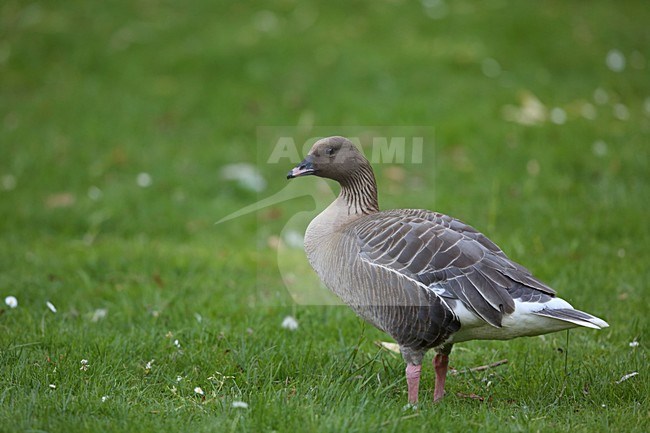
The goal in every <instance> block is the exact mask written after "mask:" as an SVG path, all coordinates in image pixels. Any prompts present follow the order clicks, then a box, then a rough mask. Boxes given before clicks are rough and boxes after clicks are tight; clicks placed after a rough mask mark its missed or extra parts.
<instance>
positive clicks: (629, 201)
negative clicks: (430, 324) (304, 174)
mask: <svg viewBox="0 0 650 433" xmlns="http://www.w3.org/2000/svg"><path fill="white" fill-rule="evenodd" d="M423 3H424V4H434V6H433V8H432V9H431V10H429V11H428V9H427V7H425V6H423V4H421V3H420V2H355V3H352V4H349V3H348V2H328V3H321V2H309V1H305V2H303V1H301V2H293V1H282V2H278V3H276V4H275V5H274V6H270V5H268V4H262V3H261V2H260V3H258V2H225V1H224V2H210V1H204V2H203V1H188V2H184V3H182V4H180V3H179V4H176V3H174V2H156V1H112V2H99V1H91V2H85V1H84V2H82V1H68V2H60V1H59V2H56V1H51V2H32V3H29V4H28V3H26V2H22V1H14V0H7V1H4V2H3V3H2V5H0V297H1V298H2V299H4V297H5V296H8V295H14V296H16V297H17V298H18V302H19V306H18V308H15V309H10V308H9V307H6V306H5V305H4V303H3V304H2V307H1V310H0V312H1V314H0V431H7V432H18V431H48V432H70V431H142V432H150V431H156V432H160V431H192V432H201V431H337V432H338V431H350V432H354V431H379V430H385V431H409V432H416V431H422V432H425V431H426V432H430V431H475V430H481V431H548V432H555V431H571V432H593V431H639V432H645V431H648V430H649V429H650V406H649V404H648V395H650V381H649V380H648V375H649V374H650V371H649V370H648V367H647V365H648V362H649V360H648V352H647V343H648V341H647V339H646V336H647V335H648V332H650V328H649V326H648V316H649V314H650V307H648V302H647V297H648V287H649V286H650V272H649V271H648V263H650V252H649V250H648V245H649V244H650V224H648V215H649V214H650V205H649V204H648V203H649V201H648V200H649V199H650V153H649V152H648V143H650V108H649V104H650V99H648V98H650V81H649V80H648V78H647V77H648V69H650V32H649V31H648V22H650V9H648V8H647V6H646V5H645V4H643V2H619V3H616V4H614V3H610V2H604V1H594V2H578V1H570V2H560V1H553V2H545V3H543V4H539V5H538V4H536V3H532V2H507V1H492V2H468V1H463V2H446V3H444V4H446V6H445V8H444V9H442V10H441V9H440V7H441V6H435V4H436V2H423ZM427 11H428V12H427ZM428 13H431V14H433V15H439V14H441V13H443V15H444V16H442V17H441V18H440V19H433V18H431V17H430V16H429V15H428ZM612 49H618V50H620V52H621V53H623V54H624V55H625V58H626V60H627V63H626V68H625V70H624V71H622V72H615V71H612V70H610V69H609V68H608V67H607V66H606V64H605V59H606V56H607V53H608V52H609V51H610V50H612ZM486 58H493V59H496V60H497V62H498V63H499V64H500V66H501V69H502V71H501V73H500V74H499V75H498V76H496V77H493V78H490V77H487V76H486V75H484V74H483V73H482V69H481V68H482V64H483V62H484V60H485V59H486ZM597 88H600V89H602V90H604V91H605V92H606V94H607V95H608V100H607V101H606V102H604V103H602V104H598V103H595V102H594V99H593V98H594V92H595V90H596V89H597ZM524 92H528V93H529V94H534V95H535V96H536V97H537V98H539V99H540V100H541V101H542V102H543V103H544V104H545V105H546V107H548V108H549V109H550V108H552V107H561V108H563V109H564V110H565V112H566V114H567V121H566V123H564V124H561V125H558V124H554V123H551V122H544V123H542V124H539V125H535V126H525V125H520V124H518V123H514V122H511V121H507V120H505V119H504V117H503V107H504V106H506V105H515V106H517V105H519V104H520V98H521V97H522V96H521V95H522V94H524ZM585 102H590V103H591V104H592V105H593V107H594V108H595V112H596V118H595V119H593V120H590V119H586V118H584V117H582V116H581V115H580V107H581V106H582V105H583V104H584V103H585ZM616 104H623V105H624V106H625V107H627V109H628V117H627V118H625V119H620V118H617V116H615V115H614V110H615V106H616ZM619 110H620V107H619ZM619 117H620V116H619ZM623 117H625V116H623ZM299 124H300V125H301V127H300V128H298V132H296V134H297V135H300V134H302V136H309V134H310V133H314V134H324V133H327V134H332V135H333V134H337V133H339V131H341V130H344V129H345V127H352V128H355V127H356V126H358V125H360V126H363V125H379V126H380V127H381V128H382V130H383V131H388V132H390V131H391V130H393V128H395V129H398V128H401V127H409V126H411V125H413V126H422V125H424V126H432V127H434V128H435V147H427V148H426V149H425V153H424V161H423V163H422V164H406V165H405V166H403V167H402V168H403V170H404V172H405V174H406V176H407V178H406V180H405V181H404V182H402V183H400V182H395V181H392V180H389V176H388V175H389V174H390V172H389V170H390V169H393V168H392V167H390V166H389V165H387V164H381V165H378V166H377V167H376V169H377V174H378V178H379V187H380V202H381V205H382V207H383V208H394V207H426V208H430V209H436V210H439V211H442V212H445V213H449V214H451V215H454V216H457V217H459V218H461V219H463V220H465V221H466V222H468V223H471V224H472V225H474V226H475V227H477V228H478V229H480V230H482V231H484V232H485V233H486V234H487V235H489V236H490V237H491V238H492V239H494V240H495V241H496V242H497V243H498V244H499V245H500V246H501V247H502V248H503V249H504V250H505V251H506V252H507V253H508V254H509V255H510V256H511V257H513V258H514V259H516V260H518V261H520V262H522V263H523V264H524V265H526V266H527V267H529V268H530V269H531V270H532V271H534V272H535V274H536V275H538V276H539V277H540V278H541V279H543V280H544V281H546V282H548V283H549V284H551V285H552V286H553V287H555V288H557V289H558V291H559V292H560V294H561V295H562V296H563V297H564V298H565V299H568V300H569V301H571V302H572V303H573V304H574V305H576V306H577V307H579V308H581V309H584V310H586V311H589V312H591V313H594V314H596V315H598V316H601V317H603V318H605V319H606V320H607V321H608V322H609V323H610V325H611V327H610V328H609V329H607V330H604V331H601V332H592V331H588V330H576V331H572V332H571V334H570V340H569V346H568V356H567V357H566V358H565V355H566V350H567V345H566V334H564V333H560V334H552V335H547V336H544V337H539V338H530V339H520V340H514V341H511V342H469V343H466V344H460V345H458V346H457V347H456V348H455V349H454V352H453V353H452V358H451V365H452V366H453V367H455V368H458V369H464V368H469V367H473V366H477V365H482V364H486V363H490V362H494V361H497V360H500V359H503V358H507V359H508V360H509V362H508V364H506V365H504V366H501V367H498V368H496V369H494V370H489V371H486V372H480V373H474V374H461V375H458V376H450V377H449V379H448V384H447V392H448V394H447V397H446V398H445V400H444V402H443V403H442V404H438V405H433V404H431V403H429V401H430V400H431V398H432V391H433V375H432V368H431V367H430V365H429V364H428V361H427V366H426V367H427V368H426V369H425V372H424V376H423V384H422V386H421V399H422V404H421V405H420V408H419V410H418V411H406V412H405V411H403V410H402V407H403V406H404V403H405V402H406V386H405V380H404V378H403V372H404V365H403V361H402V360H401V359H400V358H399V356H397V355H394V354H392V353H389V352H387V351H384V350H380V349H379V348H378V347H377V346H376V345H375V344H374V342H375V341H376V340H380V339H385V338H386V337H385V336H383V335H382V334H381V333H380V332H378V331H376V330H375V329H373V328H371V327H370V326H367V325H364V324H363V322H361V321H360V320H359V319H357V318H356V317H355V316H354V315H353V313H351V312H350V311H349V310H348V309H347V308H345V307H337V306H304V305H295V304H293V303H292V302H291V298H290V297H289V296H288V293H287V290H286V288H285V286H284V283H283V280H282V277H281V275H280V272H279V271H278V264H277V263H278V262H277V261H278V259H277V254H276V251H275V250H274V249H273V248H271V247H270V246H269V245H268V242H267V238H269V237H270V236H274V235H278V234H279V233H280V231H281V230H282V228H283V227H284V225H285V223H286V222H287V221H288V220H289V219H290V218H291V217H292V216H293V215H294V214H296V213H298V212H301V211H305V210H311V209H313V204H312V203H310V202H309V200H307V199H304V198H303V199H296V200H290V201H286V202H283V203H279V204H276V205H274V206H272V208H271V210H269V209H266V210H262V211H260V212H259V213H258V214H257V216H256V215H253V214H251V215H247V216H244V217H241V218H239V219H236V220H232V221H229V222H226V223H223V224H220V225H214V222H215V221H217V220H219V219H220V218H222V217H223V216H225V215H228V214H229V213H231V212H234V211H236V210H238V209H240V208H242V207H243V206H246V205H249V204H251V203H254V202H255V201H256V200H257V199H258V198H263V197H265V196H267V195H272V194H274V193H275V192H277V191H280V190H281V189H282V188H283V187H284V186H285V185H286V180H285V179H284V175H285V174H286V172H287V170H288V169H289V168H290V164H287V165H285V164H265V163H260V162H259V161H265V158H266V157H267V155H268V151H269V146H270V145H271V144H270V143H267V142H264V140H263V139H262V138H261V137H262V136H260V137H258V127H260V126H269V125H270V126H274V125H278V126H280V125H281V126H287V125H288V126H289V127H292V126H294V125H299ZM312 124H313V125H315V127H314V129H310V125H312ZM319 125H333V126H332V127H331V128H318V126H319ZM336 125H339V126H340V127H337V126H336ZM316 131H317V132H316ZM599 140H602V141H603V142H604V143H606V148H605V150H606V152H605V153H604V154H602V152H600V153H599V152H598V150H599V149H601V150H602V146H601V147H598V146H600V145H595V146H594V143H596V142H597V141H599ZM594 150H596V152H595V151H594ZM236 162H249V163H256V164H257V167H258V169H259V170H260V172H261V173H262V175H263V176H264V178H265V179H266V181H267V182H268V186H267V188H266V190H265V191H263V192H262V193H261V194H260V195H259V196H258V195H257V194H256V193H254V192H251V191H248V190H246V189H245V188H242V187H240V186H238V185H237V184H236V183H233V182H229V181H223V180H221V179H220V174H219V172H220V169H221V167H222V166H224V165H225V164H229V163H236ZM143 172H144V173H149V174H150V176H151V179H152V184H151V186H149V187H147V188H142V187H139V186H138V185H137V183H136V178H137V176H138V174H139V173H143ZM294 182H300V185H301V187H302V188H304V189H305V191H309V190H310V189H313V188H314V186H315V185H316V184H315V183H314V182H315V180H314V179H301V180H297V181H294ZM93 187H94V188H93ZM97 189H98V190H99V191H101V194H98V193H97ZM89 192H90V194H89ZM91 196H92V197H94V198H91ZM311 281H312V280H310V283H309V284H312V283H311ZM46 301H51V302H52V303H53V304H54V305H55V306H56V307H57V309H58V311H57V313H52V312H50V311H49V310H48V309H47V307H46V305H45V303H46ZM98 309H105V310H106V311H107V315H106V317H105V318H103V319H99V320H96V321H93V315H94V314H95V312H96V310H98ZM289 314H291V315H294V316H295V317H296V318H297V319H298V321H299V328H298V329H297V330H296V331H294V332H291V331H288V330H285V329H282V328H281V326H280V324H281V322H282V320H283V318H284V317H285V316H286V315H289ZM175 340H178V343H179V344H180V348H179V347H178V346H177V345H176V344H175ZM635 340H636V341H638V342H639V346H638V347H635V348H634V347H630V346H629V343H630V342H632V341H635ZM82 359H87V360H88V362H89V367H88V369H87V370H86V371H84V370H82V369H81V360H82ZM152 359H153V360H154V361H153V363H151V365H150V366H149V367H151V368H147V363H148V362H150V361H151V360H152ZM635 371H636V372H638V373H639V374H638V375H637V376H636V377H632V378H630V379H629V380H627V381H624V382H622V383H620V384H617V383H616V382H617V381H618V380H619V379H620V378H621V377H622V376H623V375H625V374H627V373H631V372H635ZM179 376H180V380H177V378H178V377H179ZM50 385H53V386H54V388H51V386H50ZM195 387H201V388H202V390H203V392H204V395H203V396H200V395H198V394H197V393H195V391H194V388H195ZM470 394H476V395H479V396H481V397H483V398H484V401H482V402H481V401H478V400H475V399H471V398H467V397H464V396H467V395H470ZM104 396H106V398H105V399H104V400H105V401H102V397H104ZM234 401H244V402H247V403H248V404H249V408H248V409H239V408H233V407H232V403H233V402H234Z"/></svg>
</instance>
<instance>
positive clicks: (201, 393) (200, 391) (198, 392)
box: [194, 386, 205, 395]
mask: <svg viewBox="0 0 650 433" xmlns="http://www.w3.org/2000/svg"><path fill="white" fill-rule="evenodd" d="M194 392H195V393H197V394H198V395H205V393H204V392H203V390H202V389H201V387H200V386H197V387H196V388H194Z"/></svg>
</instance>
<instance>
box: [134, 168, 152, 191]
mask: <svg viewBox="0 0 650 433" xmlns="http://www.w3.org/2000/svg"><path fill="white" fill-rule="evenodd" d="M136 182H137V184H138V186H139V187H140V188H147V187H150V186H151V184H152V182H153V180H152V179H151V175H150V174H149V173H144V172H143V173H138V177H137V178H136Z"/></svg>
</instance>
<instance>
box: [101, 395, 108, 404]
mask: <svg viewBox="0 0 650 433" xmlns="http://www.w3.org/2000/svg"><path fill="white" fill-rule="evenodd" d="M109 398H110V396H108V395H102V403H106V400H108V399H109Z"/></svg>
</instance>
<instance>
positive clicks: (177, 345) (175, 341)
mask: <svg viewBox="0 0 650 433" xmlns="http://www.w3.org/2000/svg"><path fill="white" fill-rule="evenodd" d="M174 346H176V347H177V348H178V349H180V348H181V343H180V341H178V340H174Z"/></svg>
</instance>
